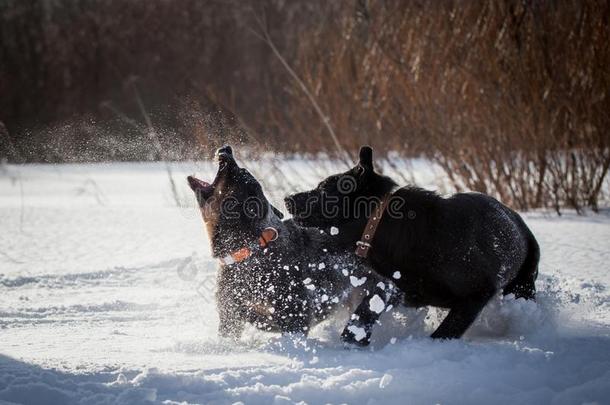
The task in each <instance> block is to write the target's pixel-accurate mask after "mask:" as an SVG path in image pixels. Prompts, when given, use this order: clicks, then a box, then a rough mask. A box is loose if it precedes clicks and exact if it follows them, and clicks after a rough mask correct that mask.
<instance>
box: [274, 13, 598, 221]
mask: <svg viewBox="0 0 610 405" xmlns="http://www.w3.org/2000/svg"><path fill="white" fill-rule="evenodd" d="M330 11H331V12H334V13H335V15H334V16H333V17H334V18H332V19H330V20H331V21H333V22H332V23H331V22H328V23H327V24H325V25H321V26H320V28H319V29H318V30H317V31H314V32H309V33H307V34H306V36H304V38H305V37H306V38H307V40H303V41H301V42H300V44H301V45H302V46H301V48H300V49H299V52H298V71H299V75H300V77H303V78H304V82H305V83H306V85H307V86H308V88H311V89H314V94H315V97H316V99H317V100H318V103H320V105H321V106H322V109H323V110H325V111H327V112H328V116H329V117H330V120H331V121H332V125H333V127H334V128H335V131H336V132H337V134H338V137H339V139H340V140H341V142H342V143H343V144H344V145H345V147H346V148H349V149H353V148H356V147H357V146H358V145H359V144H363V143H370V144H374V145H376V146H378V148H380V149H382V150H386V151H388V150H399V151H402V152H403V153H404V154H408V155H417V154H425V155H427V156H429V157H431V158H433V159H434V160H435V161H436V162H437V163H438V164H439V165H440V166H441V167H443V169H444V170H445V171H446V173H447V175H448V176H449V178H450V179H451V181H452V182H453V184H454V187H455V188H456V189H458V190H461V189H470V190H475V191H480V192H485V193H489V194H493V195H496V196H498V197H499V198H500V199H501V200H502V201H504V202H506V203H508V204H510V205H512V206H514V207H516V208H519V209H523V210H527V209H531V208H537V207H543V206H552V207H554V208H555V209H557V210H558V211H559V209H560V207H562V206H568V207H572V208H575V209H576V210H581V209H582V208H583V207H585V206H588V207H591V208H592V209H594V210H596V209H597V206H598V202H597V201H598V198H599V195H600V190H601V188H602V184H603V181H604V177H605V175H606V173H607V171H608V167H609V165H610V136H608V129H609V128H610V122H609V119H610V118H609V115H608V113H607V111H610V101H609V98H608V97H607V94H606V92H607V89H608V88H610V75H608V73H607V66H609V64H610V28H609V26H608V21H607V16H608V15H609V13H610V7H609V5H608V3H607V2H597V1H582V2H559V3H552V2H532V3H530V2H518V1H509V2H500V1H493V2H486V3H483V4H480V3H474V2H466V3H464V2H460V3H451V2H441V3H439V2H404V1H370V2H365V1H360V2H357V3H356V9H355V10H354V9H350V8H346V7H343V8H340V9H337V10H330ZM354 11H355V13H356V17H354ZM289 93H290V96H291V97H290V101H291V102H290V103H289V105H288V107H286V106H283V107H282V108H276V109H275V110H274V109H270V112H269V114H270V117H271V118H270V120H269V122H271V123H273V125H276V126H277V127H278V128H279V130H280V131H283V132H289V133H291V134H295V133H297V134H299V136H297V139H309V140H310V142H308V143H306V144H296V145H295V147H296V148H305V149H310V148H312V149H315V148H320V146H322V147H323V148H329V149H330V144H329V140H328V139H325V137H324V135H323V132H322V131H321V128H320V125H319V124H317V123H316V120H314V119H312V115H313V113H314V112H313V111H312V108H311V106H310V105H308V101H307V100H306V99H305V98H304V97H302V96H301V95H300V94H299V93H298V92H297V91H296V89H295V90H289Z"/></svg>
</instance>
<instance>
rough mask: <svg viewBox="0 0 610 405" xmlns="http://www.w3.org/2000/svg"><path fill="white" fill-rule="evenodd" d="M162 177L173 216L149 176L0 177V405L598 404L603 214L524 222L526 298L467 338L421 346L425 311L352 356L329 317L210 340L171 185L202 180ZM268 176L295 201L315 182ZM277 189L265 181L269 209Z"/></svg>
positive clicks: (207, 270)
mask: <svg viewBox="0 0 610 405" xmlns="http://www.w3.org/2000/svg"><path fill="white" fill-rule="evenodd" d="M246 166H248V165H246ZM172 167H173V171H174V178H175V179H176V182H177V183H176V184H177V188H178V194H179V197H180V199H181V200H182V201H183V202H184V203H185V205H187V206H185V207H183V208H178V207H177V206H176V204H175V202H174V199H173V197H172V193H171V191H170V187H169V184H168V180H167V174H166V172H165V167H164V165H162V164H110V165H104V164H97V165H29V166H25V167H17V166H10V165H9V166H6V165H5V166H2V167H0V403H2V404H4V403H23V404H45V405H52V404H144V403H166V404H174V403H186V404H231V403H244V404H294V403H303V404H305V403H306V404H326V403H331V404H342V403H348V404H437V403H440V404H508V403H510V404H585V403H586V404H592V403H597V404H608V403H610V290H609V289H610V264H609V263H610V212H609V211H608V210H606V211H604V212H602V213H600V214H589V215H588V216H584V217H580V216H576V215H574V214H570V213H567V214H566V215H564V216H563V217H557V216H555V215H552V214H545V213H540V212H537V213H531V214H526V215H525V219H526V222H527V223H528V225H529V226H530V227H531V229H532V230H533V232H534V234H535V235H536V236H537V238H538V240H539V242H540V244H541V249H542V261H541V266H540V272H541V276H540V278H539V280H538V283H537V287H538V290H539V295H538V301H537V303H536V304H534V303H530V302H523V301H522V300H514V299H511V298H506V299H504V300H501V299H500V298H497V299H496V300H495V301H494V302H492V303H491V304H490V306H489V307H488V308H486V310H485V311H484V313H483V314H482V315H481V316H480V317H479V319H478V320H477V322H476V324H475V325H474V326H473V327H472V328H471V329H470V330H469V332H468V334H467V336H466V337H465V339H463V340H460V341H446V342H439V341H432V340H430V339H429V338H427V337H426V336H427V334H428V333H430V331H431V330H432V329H433V328H434V326H435V325H436V324H438V321H439V318H441V317H442V315H443V314H442V313H441V311H437V310H430V311H428V310H426V309H421V310H403V311H401V312H399V313H396V314H394V315H387V316H386V318H384V319H382V321H383V322H382V325H381V326H379V327H378V328H377V329H376V330H375V331H374V344H373V347H372V348H371V349H366V350H345V349H343V347H342V345H341V343H340V342H339V340H338V339H337V336H338V333H339V332H338V331H339V330H340V329H341V327H342V324H341V323H342V320H340V319H339V320H336V321H335V322H329V323H327V324H323V325H319V326H318V327H316V328H315V329H314V331H312V334H311V335H310V337H308V338H307V339H300V340H291V339H287V338H283V337H281V336H278V335H270V334H265V333H262V332H258V331H255V330H248V331H247V333H246V335H245V336H244V337H243V339H242V341H241V342H239V343H238V344H235V343H231V342H227V341H223V340H222V339H220V338H219V337H218V336H217V334H216V328H217V323H218V319H217V316H216V310H215V304H214V300H213V289H214V268H215V263H214V262H213V261H212V260H211V259H210V256H209V248H208V244H207V240H206V235H205V232H204V229H203V226H202V221H201V219H200V217H199V212H198V211H197V210H196V209H195V208H194V206H193V204H194V201H193V198H192V195H191V192H190V190H189V189H188V187H187V185H186V181H185V180H184V176H185V175H186V174H193V173H197V174H200V175H201V176H202V177H203V178H205V179H211V178H212V177H213V175H214V173H215V170H214V168H213V167H212V166H211V165H210V164H205V163H184V164H180V165H173V166H172ZM410 169H411V170H413V172H414V174H415V178H416V179H417V180H418V182H419V183H420V184H422V185H432V184H435V183H436V182H437V180H438V178H437V177H438V174H436V173H435V172H434V171H433V170H432V168H431V167H430V166H429V165H427V164H425V162H421V161H415V162H413V164H412V165H410ZM329 170H330V169H329ZM282 172H283V173H285V174H286V175H287V176H293V177H294V178H297V177H295V176H298V179H299V182H301V184H302V188H303V189H304V188H305V187H307V186H310V185H312V184H314V183H315V182H316V181H317V180H318V179H319V178H321V176H322V174H321V173H312V171H311V169H310V165H304V164H303V163H302V162H295V161H293V162H291V163H285V167H284V168H283V169H282ZM255 174H256V173H255ZM270 183H271V184H270ZM279 183H281V179H276V181H275V183H273V182H269V183H265V185H266V186H267V187H266V189H267V190H268V191H269V190H270V189H274V190H278V191H277V192H276V194H274V195H273V197H274V199H275V201H276V202H277V201H281V200H280V198H281V196H282V194H283V193H284V192H285V191H286V187H283V190H284V191H281V189H280V188H281V184H279ZM277 205H278V206H282V205H281V204H279V203H278V204H277ZM392 338H396V339H392Z"/></svg>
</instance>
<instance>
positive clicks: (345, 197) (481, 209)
mask: <svg viewBox="0 0 610 405" xmlns="http://www.w3.org/2000/svg"><path fill="white" fill-rule="evenodd" d="M395 187H396V183H395V182H394V181H393V180H392V179H390V178H389V177H386V176H382V175H380V174H378V173H376V172H375V170H374V169H373V159H372V149H371V148H369V147H362V148H361V150H360V162H359V163H358V164H357V165H356V166H355V167H354V168H352V169H351V170H348V171H347V172H345V173H342V174H338V175H334V176H330V177H328V178H327V179H325V180H324V181H322V182H321V183H320V184H319V185H318V186H317V188H315V189H314V190H311V191H308V192H303V193H298V194H295V195H292V196H290V197H288V198H286V206H287V208H288V211H289V212H290V213H291V214H293V215H294V217H295V220H296V221H297V222H298V223H299V224H301V225H304V226H315V227H319V228H321V229H325V228H330V227H333V228H334V227H336V228H338V229H339V230H340V233H339V235H338V236H339V238H337V240H336V241H337V243H339V244H340V245H342V247H343V248H345V247H348V246H349V247H351V248H352V249H355V248H356V242H357V241H359V239H360V238H361V235H363V231H364V229H365V227H366V226H367V223H368V225H370V222H368V218H369V216H370V215H372V214H371V209H370V203H371V202H373V204H374V205H375V206H378V204H379V203H380V201H382V200H383V201H385V202H386V203H387V205H385V207H387V208H386V209H385V210H384V211H382V214H383V215H382V216H381V220H380V222H379V223H378V228H377V231H376V233H374V237H373V238H372V240H369V241H362V242H359V243H360V247H361V248H363V249H365V248H366V247H368V246H370V247H369V249H370V251H369V252H368V258H367V260H368V262H369V263H370V264H371V265H372V267H373V269H374V270H375V271H376V272H377V273H379V274H380V275H381V276H383V277H386V278H389V279H393V281H394V282H395V283H396V286H397V287H398V288H399V289H401V290H402V291H403V292H404V300H405V304H406V305H408V306H427V305H431V306H437V307H443V308H449V309H450V312H449V314H448V315H447V317H446V318H445V319H444V321H443V322H442V323H441V325H440V326H439V327H438V329H437V330H436V331H435V332H434V333H433V334H432V337H434V338H459V337H461V336H462V334H463V333H464V332H465V331H466V330H467V329H468V327H469V326H470V325H471V324H472V322H473V321H474V320H475V318H476V317H477V315H478V314H479V312H480V311H481V309H482V308H483V307H484V306H485V304H486V303H487V302H488V301H489V299H490V298H492V297H493V296H494V295H495V293H496V292H497V291H499V290H500V289H503V293H504V294H505V295H506V294H514V295H515V296H516V297H523V298H526V299H534V296H535V291H536V288H535V285H534V281H535V280H536V277H537V274H538V260H539V257H540V252H539V248H538V243H537V242H536V239H535V238H534V236H533V235H532V233H531V232H530V230H529V229H528V228H527V226H526V225H525V223H524V222H523V220H522V219H521V217H520V216H519V215H518V214H517V213H516V212H514V211H513V210H511V209H510V208H508V207H506V206H504V205H503V204H501V203H500V202H498V201H497V200H495V199H494V198H492V197H489V196H487V195H484V194H479V193H458V194H454V195H453V196H451V197H449V198H443V197H440V196H439V195H437V194H436V193H434V192H431V191H426V190H423V189H420V188H416V187H404V188H400V189H398V190H396V191H394V192H393V193H392V191H393V190H394V189H395ZM388 196H391V197H388ZM384 197H385V199H384ZM388 198H389V199H388ZM363 207H364V208H367V209H366V210H365V209H363ZM365 211H366V212H365ZM360 247H359V248H360ZM375 294H381V292H379V291H375ZM375 294H372V295H371V296H373V295H375ZM371 296H369V297H367V298H365V300H364V301H363V303H362V304H361V305H360V307H359V308H358V310H357V312H356V314H357V315H358V316H357V317H354V319H353V320H352V321H351V323H352V324H351V325H349V326H348V328H346V329H345V331H344V332H343V335H342V336H343V338H344V340H346V341H348V342H352V343H358V344H363V345H365V344H367V343H368V342H369V338H370V334H371V328H372V325H373V324H374V322H375V321H376V320H377V318H378V316H379V315H378V314H377V313H376V312H375V311H373V312H371V311H370V307H371V305H370V302H369V299H370V297H371ZM380 296H383V295H380ZM350 327H351V329H350ZM355 327H357V328H360V329H364V330H366V338H365V339H359V338H358V336H354V333H352V331H353V330H354V328H355Z"/></svg>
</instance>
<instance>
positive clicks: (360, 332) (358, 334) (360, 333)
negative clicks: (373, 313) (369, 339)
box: [347, 325, 366, 342]
mask: <svg viewBox="0 0 610 405" xmlns="http://www.w3.org/2000/svg"><path fill="white" fill-rule="evenodd" d="M347 330H349V331H350V332H352V333H353V334H354V339H356V341H358V342H360V341H361V340H362V339H364V338H365V337H366V331H365V330H364V328H360V327H358V326H356V325H350V326H348V327H347Z"/></svg>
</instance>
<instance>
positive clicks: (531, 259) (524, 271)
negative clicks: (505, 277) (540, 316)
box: [503, 234, 540, 300]
mask: <svg viewBox="0 0 610 405" xmlns="http://www.w3.org/2000/svg"><path fill="white" fill-rule="evenodd" d="M539 260H540V248H539V247H538V243H537V242H536V239H534V236H533V235H531V234H530V235H529V240H528V254H527V257H526V259H525V261H524V262H523V264H522V265H521V268H520V269H519V273H518V274H517V276H516V277H515V278H514V279H513V280H512V281H511V282H510V283H509V284H508V285H507V286H506V287H504V291H503V294H504V295H508V294H514V295H515V298H525V299H526V300H534V299H535V298H536V278H538V262H539Z"/></svg>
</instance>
